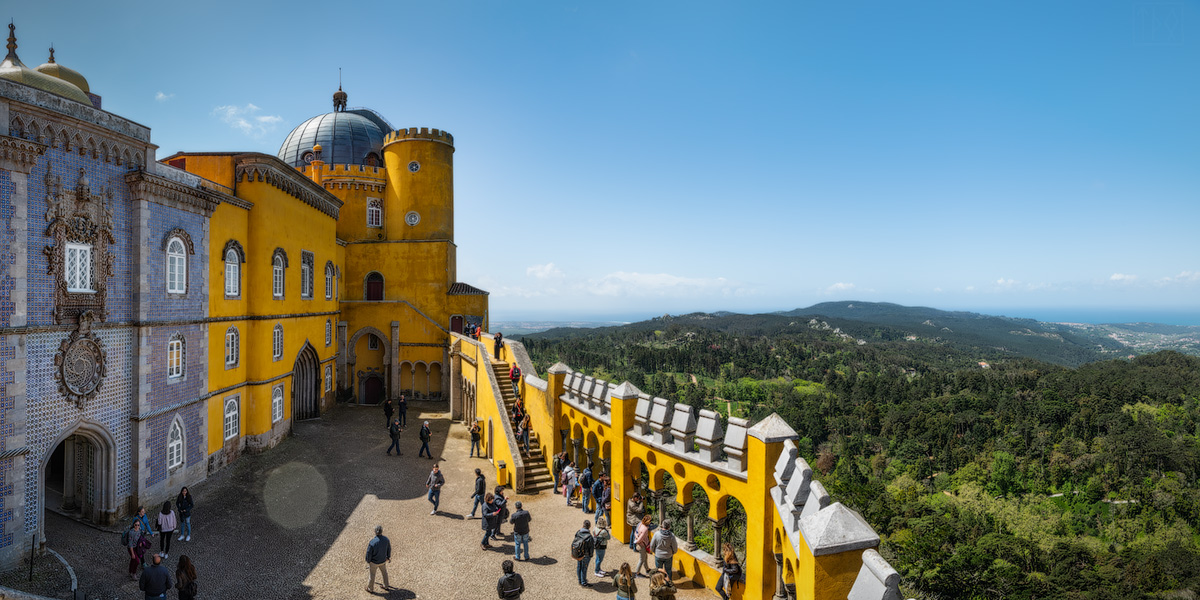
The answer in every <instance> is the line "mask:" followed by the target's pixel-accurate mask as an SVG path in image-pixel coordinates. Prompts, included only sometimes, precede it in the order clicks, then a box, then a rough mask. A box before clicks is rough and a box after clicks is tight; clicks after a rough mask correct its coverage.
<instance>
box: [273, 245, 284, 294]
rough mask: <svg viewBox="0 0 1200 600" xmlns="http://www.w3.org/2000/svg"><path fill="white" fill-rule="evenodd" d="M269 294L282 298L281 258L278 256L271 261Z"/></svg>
mask: <svg viewBox="0 0 1200 600" xmlns="http://www.w3.org/2000/svg"><path fill="white" fill-rule="evenodd" d="M271 293H272V294H273V295H274V296H275V297H276V298H282V297H283V256H281V255H278V254H276V255H275V258H274V259H272V260H271Z"/></svg>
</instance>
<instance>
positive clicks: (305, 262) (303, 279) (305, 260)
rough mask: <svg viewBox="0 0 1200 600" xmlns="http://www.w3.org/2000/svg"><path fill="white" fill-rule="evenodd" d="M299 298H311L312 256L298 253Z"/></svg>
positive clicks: (304, 252) (308, 253)
mask: <svg viewBox="0 0 1200 600" xmlns="http://www.w3.org/2000/svg"><path fill="white" fill-rule="evenodd" d="M300 297H301V298H312V297H313V254H312V252H307V251H301V252H300Z"/></svg>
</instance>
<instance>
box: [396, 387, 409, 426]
mask: <svg viewBox="0 0 1200 600" xmlns="http://www.w3.org/2000/svg"><path fill="white" fill-rule="evenodd" d="M396 410H397V414H399V415H400V426H401V427H408V400H405V399H404V394H400V399H399V400H397V401H396Z"/></svg>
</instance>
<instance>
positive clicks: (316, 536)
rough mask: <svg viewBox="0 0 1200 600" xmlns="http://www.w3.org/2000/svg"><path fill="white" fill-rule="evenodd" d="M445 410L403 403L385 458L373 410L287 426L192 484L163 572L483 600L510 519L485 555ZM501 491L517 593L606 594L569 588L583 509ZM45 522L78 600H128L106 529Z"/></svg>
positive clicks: (624, 553)
mask: <svg viewBox="0 0 1200 600" xmlns="http://www.w3.org/2000/svg"><path fill="white" fill-rule="evenodd" d="M445 409H446V405H445V404H444V403H422V402H412V403H410V410H409V413H408V414H409V416H408V427H406V428H405V430H404V433H403V434H401V445H402V447H403V452H404V455H403V456H401V457H398V458H397V457H395V456H387V455H385V454H384V450H385V449H386V448H387V446H388V443H389V441H390V440H389V439H388V436H387V432H386V430H385V429H384V426H383V425H384V419H383V413H382V411H381V410H380V409H378V408H372V407H358V406H337V407H335V408H334V409H332V410H330V411H329V412H328V413H326V414H325V415H324V416H322V417H321V418H320V419H315V420H312V421H306V422H303V423H299V424H297V425H296V427H295V432H294V434H293V435H291V436H289V437H288V438H286V439H285V440H284V441H283V442H281V443H280V444H279V446H277V447H276V448H274V449H272V450H270V451H268V452H265V453H262V454H259V455H254V456H245V457H243V458H242V459H240V460H239V461H237V462H236V463H235V464H234V465H232V466H230V467H228V468H226V469H224V470H222V471H220V472H218V473H217V474H216V475H214V476H213V477H210V478H209V479H208V480H207V481H205V482H203V483H201V484H199V485H196V486H194V487H193V488H192V492H193V493H194V495H195V497H196V508H195V510H194V512H193V516H192V522H193V527H194V532H193V539H192V541H190V542H180V541H178V540H175V541H174V542H173V544H172V547H171V554H170V558H169V559H168V560H167V564H168V566H169V567H170V568H171V570H172V572H174V569H175V565H176V561H177V560H178V557H179V556H180V555H182V554H187V555H188V556H189V557H190V558H191V559H192V561H193V562H194V563H195V564H196V568H197V571H198V575H199V582H198V583H199V587H200V592H201V593H200V597H202V598H214V599H216V598H220V599H242V598H255V599H259V598H319V599H330V600H333V599H337V600H341V599H349V598H388V599H402V598H404V599H407V598H421V599H428V600H442V599H445V600H458V599H463V600H467V599H483V598H488V599H490V598H495V597H496V580H497V579H498V578H499V577H500V574H501V570H500V563H501V562H502V561H503V560H505V559H507V558H511V557H512V549H513V545H512V535H511V533H512V527H511V526H510V525H507V524H506V525H505V526H504V528H503V531H504V533H505V536H504V540H503V541H501V542H492V544H493V546H492V549H491V550H486V551H485V550H483V549H481V548H480V546H479V542H480V538H481V537H482V530H481V528H480V523H479V520H478V519H467V515H469V513H470V510H471V505H472V501H471V500H470V495H471V492H472V489H473V484H474V469H475V468H481V469H483V473H484V475H485V476H487V477H488V484H489V485H488V487H489V489H491V488H493V487H494V486H495V481H494V478H495V471H494V469H493V468H492V466H491V464H490V462H489V461H488V460H486V459H479V458H468V457H467V454H468V451H469V446H470V442H469V436H468V434H467V431H466V429H465V428H464V427H463V426H462V425H461V424H457V423H452V422H451V421H450V420H449V415H448V413H446V412H445ZM426 419H427V420H429V421H430V427H431V428H432V430H433V440H432V442H431V443H430V446H431V448H432V450H433V454H434V456H435V457H436V458H437V460H436V461H435V460H430V459H426V458H417V450H418V448H419V447H420V442H419V441H418V440H417V435H416V433H417V429H418V428H419V427H420V422H421V421H422V420H426ZM435 462H437V463H438V464H439V465H440V466H441V469H442V472H443V474H444V475H445V477H446V485H445V488H444V489H443V491H442V497H441V507H440V508H441V512H440V513H439V514H438V515H435V516H431V515H430V514H429V511H430V510H431V508H432V507H431V505H430V504H429V503H428V501H427V500H426V498H425V480H426V477H427V476H428V475H429V471H430V469H431V468H432V466H433V464H434V463H435ZM506 495H508V496H509V497H510V506H511V502H513V501H516V500H520V501H521V502H522V503H523V504H524V506H525V509H526V510H528V511H529V512H530V513H531V514H532V516H533V523H532V526H531V535H532V537H533V541H532V542H531V543H530V557H531V558H532V560H530V561H528V562H517V563H515V564H516V571H517V572H518V573H520V574H521V575H522V577H523V578H524V579H525V588H526V593H525V595H524V596H523V598H524V599H525V600H558V599H565V600H574V599H578V600H595V599H598V598H604V597H615V596H616V594H615V590H614V589H613V587H612V585H611V580H607V579H605V580H601V581H597V578H596V577H595V576H594V575H591V576H589V580H590V581H591V582H592V583H594V584H595V585H594V587H591V588H583V587H580V586H579V585H578V583H576V580H575V564H574V560H573V559H571V557H570V542H571V538H572V537H573V536H574V533H575V531H576V530H578V529H579V527H580V525H582V522H583V520H584V519H585V518H588V517H587V516H586V515H584V514H583V513H582V512H581V511H580V510H579V509H577V508H568V507H567V506H565V503H564V501H563V499H562V496H558V495H555V494H552V493H550V492H549V491H546V492H542V493H541V494H538V495H532V496H526V495H522V494H515V493H514V492H513V491H512V490H511V489H509V490H506ZM148 512H153V511H152V510H150V511H148ZM46 518H47V522H46V529H47V531H46V537H47V545H48V546H50V547H51V548H54V549H55V550H57V551H59V552H60V553H61V554H62V555H63V556H64V557H65V558H66V560H67V561H68V562H69V563H70V564H71V565H72V567H74V569H75V571H76V573H77V575H78V577H79V587H80V591H81V592H82V593H83V595H84V596H83V597H85V598H89V599H94V600H101V599H103V600H108V599H129V598H140V597H141V594H140V593H139V591H138V589H137V583H136V582H134V581H131V580H130V579H129V578H128V577H127V576H126V574H125V573H126V571H125V567H126V560H125V558H124V557H125V556H126V555H125V553H124V550H123V549H122V548H121V545H120V538H119V535H118V534H116V533H112V532H106V531H100V530H97V529H94V528H92V527H89V526H87V525H84V524H81V523H78V522H76V521H72V520H70V519H67V518H65V517H62V516H59V515H57V514H53V513H48V514H47V515H46ZM376 524H379V525H382V526H383V528H384V535H386V536H387V537H388V538H389V539H390V540H391V542H392V561H391V563H390V564H389V565H388V572H389V575H390V583H391V584H392V586H393V587H394V588H395V589H393V590H390V591H387V592H383V591H380V590H379V589H378V588H377V591H376V593H375V594H368V593H367V592H366V591H365V590H364V588H365V587H366V583H367V577H368V571H367V566H366V562H365V561H364V558H363V557H364V554H365V552H366V544H367V541H368V540H370V538H371V537H372V536H373V534H374V532H373V529H374V526H375V525H376ZM157 544H158V541H157V539H155V548H156V549H157V547H158V546H157ZM636 560H637V555H636V553H635V552H633V551H631V550H629V548H628V546H625V545H621V544H618V543H616V542H615V541H614V542H612V543H610V544H609V550H608V554H607V556H606V557H605V560H604V568H605V569H606V570H608V571H609V572H611V571H612V570H614V569H616V568H617V567H618V566H619V565H620V563H621V562H622V561H629V562H630V564H631V565H634V564H636ZM589 573H590V569H589ZM377 583H378V582H377ZM638 585H639V588H640V590H639V593H638V597H639V598H647V597H649V594H648V588H649V584H648V580H646V579H639V580H638ZM676 585H677V586H681V588H682V589H680V593H679V594H678V598H679V599H680V600H693V599H700V598H705V599H712V598H716V597H717V595H716V594H715V593H714V592H711V591H708V590H704V589H686V588H691V587H692V586H691V584H690V582H683V583H682V584H681V583H680V582H679V581H677V582H676ZM169 597H171V598H174V595H171V596H169Z"/></svg>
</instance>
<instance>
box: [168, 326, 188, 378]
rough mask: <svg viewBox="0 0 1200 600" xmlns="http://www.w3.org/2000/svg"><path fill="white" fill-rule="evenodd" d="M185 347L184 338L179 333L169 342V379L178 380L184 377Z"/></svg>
mask: <svg viewBox="0 0 1200 600" xmlns="http://www.w3.org/2000/svg"><path fill="white" fill-rule="evenodd" d="M183 361H184V347H183V336H181V335H179V334H178V333H177V334H175V335H173V336H171V340H170V341H168V342H167V377H168V378H170V379H176V378H179V377H183V364H184V363H183Z"/></svg>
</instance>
